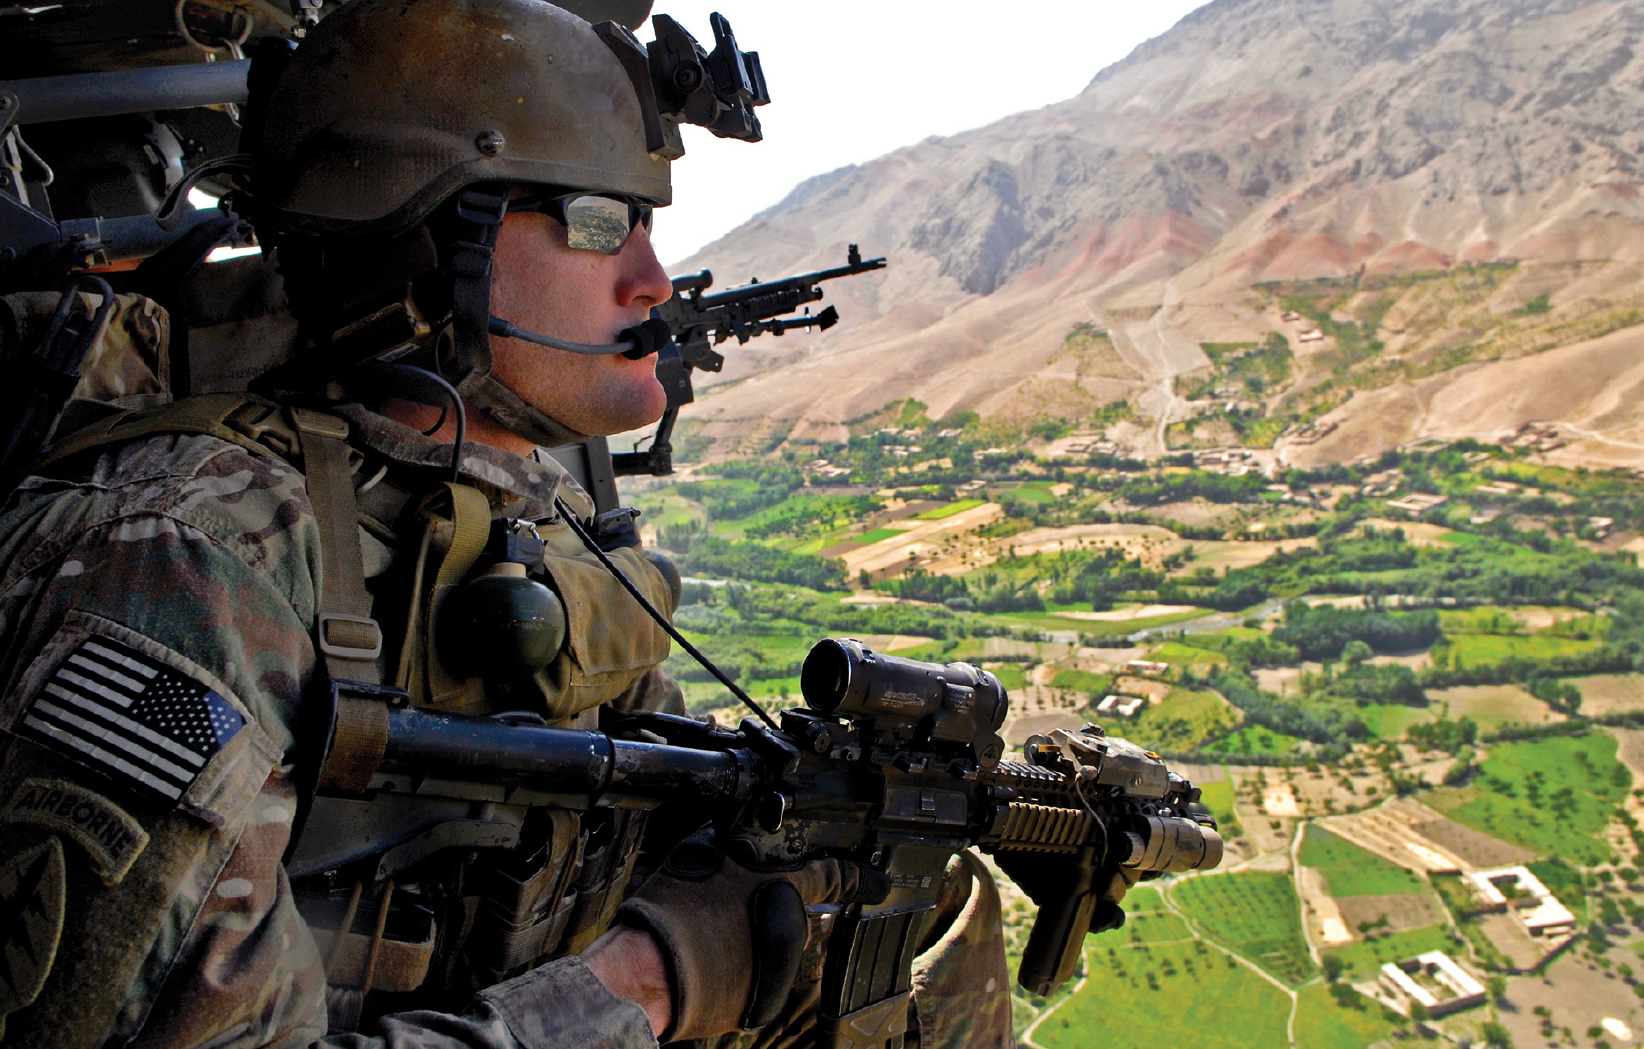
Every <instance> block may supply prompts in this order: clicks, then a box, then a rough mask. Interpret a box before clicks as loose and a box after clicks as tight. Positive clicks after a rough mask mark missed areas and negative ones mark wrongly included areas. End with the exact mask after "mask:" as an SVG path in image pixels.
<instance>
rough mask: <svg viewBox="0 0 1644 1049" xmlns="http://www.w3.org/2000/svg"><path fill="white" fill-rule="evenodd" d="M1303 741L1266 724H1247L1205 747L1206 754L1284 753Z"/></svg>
mask: <svg viewBox="0 0 1644 1049" xmlns="http://www.w3.org/2000/svg"><path fill="white" fill-rule="evenodd" d="M1301 742H1302V741H1301V740H1300V739H1297V738H1296V737H1295V736H1287V735H1285V734H1284V733H1282V732H1274V731H1273V730H1272V729H1270V728H1268V727H1267V726H1265V725H1247V726H1246V727H1244V728H1241V729H1239V730H1238V731H1237V732H1234V733H1233V734H1231V735H1229V736H1227V737H1225V738H1223V739H1219V740H1217V741H1216V742H1214V743H1212V744H1210V745H1209V746H1207V747H1205V748H1204V753H1206V754H1284V753H1286V752H1288V751H1291V750H1294V749H1295V748H1296V747H1297V745H1299V744H1300V743H1301Z"/></svg>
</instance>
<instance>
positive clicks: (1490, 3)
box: [681, 0, 1644, 462]
mask: <svg viewBox="0 0 1644 1049" xmlns="http://www.w3.org/2000/svg"><path fill="white" fill-rule="evenodd" d="M1641 37H1644V2H1639V0H1630V2H1603V3H1593V2H1585V0H1216V2H1214V3H1211V4H1209V5H1207V6H1206V7H1204V8H1202V9H1200V10H1199V11H1197V12H1195V13H1194V14H1193V15H1191V16H1189V17H1188V18H1186V19H1184V20H1183V21H1182V22H1181V23H1179V24H1178V25H1177V26H1175V27H1174V28H1173V29H1171V30H1170V31H1169V32H1168V33H1165V34H1164V35H1162V36H1160V37H1158V38H1156V39H1154V40H1152V41H1149V42H1148V43H1146V44H1144V45H1142V46H1141V47H1139V48H1137V49H1136V51H1135V52H1133V53H1132V54H1131V55H1130V56H1129V57H1128V58H1126V59H1125V60H1124V61H1122V62H1119V63H1117V64H1115V65H1113V66H1111V67H1109V68H1107V69H1105V70H1102V71H1101V72H1100V73H1098V74H1097V75H1096V77H1095V79H1094V80H1092V81H1091V83H1090V85H1089V86H1088V87H1087V88H1086V89H1085V90H1084V91H1083V92H1082V93H1080V94H1079V95H1078V96H1076V97H1075V98H1072V99H1069V100H1067V101H1065V102H1062V103H1058V104H1056V105H1053V106H1047V107H1045V108H1044V109H1040V110H1038V111H1035V112H1029V113H1023V114H1019V115H1017V116H1015V117H1012V118H1010V119H1007V120H1004V121H1000V122H999V123H997V124H994V125H991V126H988V127H985V128H980V129H978V130H975V131H971V132H967V133H965V134H961V135H957V136H953V137H951V138H941V139H929V140H927V141H924V142H920V143H918V144H916V145H912V146H909V147H907V148H905V149H902V150H898V151H897V152H894V153H891V154H889V155H887V156H884V157H881V158H879V159H878V160H875V161H872V162H870V163H868V164H864V165H861V166H853V167H847V168H842V169H840V170H838V171H834V172H831V173H829V174H827V175H823V176H819V177H817V178H813V179H810V180H808V181H806V182H804V183H801V184H800V185H799V186H797V187H795V188H794V190H793V192H792V193H790V194H789V195H788V197H787V198H786V199H785V200H783V201H782V202H781V203H780V204H778V205H777V206H776V207H774V208H772V209H770V210H769V211H767V212H765V213H763V214H761V215H760V216H758V217H757V218H756V219H754V220H753V221H751V222H749V223H747V224H746V225H744V226H742V227H740V228H739V229H737V230H735V231H733V232H732V233H730V234H729V235H727V236H726V237H724V238H723V239H721V240H720V241H718V242H716V243H714V244H713V245H711V246H709V247H708V248H707V249H706V250H704V251H703V252H701V253H700V254H699V255H697V256H695V257H693V258H692V259H689V260H687V261H686V262H685V263H684V264H682V266H681V270H685V269H695V268H698V267H699V266H709V267H711V268H712V269H713V270H714V271H715V273H716V274H717V275H719V276H720V278H721V286H723V285H724V284H725V283H726V282H727V280H728V279H734V280H737V281H739V280H741V279H745V278H747V277H751V276H758V277H766V278H769V277H775V276H779V275H782V274H784V273H787V272H792V271H796V270H801V269H809V268H816V267H821V266H828V265H837V264H838V262H839V261H842V259H843V256H844V251H845V245H846V244H847V243H851V242H855V243H860V244H861V246H862V250H863V252H864V253H865V254H874V255H879V254H883V255H888V256H889V257H890V259H891V267H890V268H889V269H887V270H886V271H884V272H883V273H880V274H872V275H869V276H865V277H860V278H855V279H853V280H850V281H842V282H838V283H836V284H833V285H831V286H829V292H830V299H831V300H832V301H834V302H836V303H837V304H838V306H839V310H840V313H841V314H842V315H843V317H844V321H843V322H842V323H841V324H840V325H839V326H838V327H836V328H834V329H833V330H832V331H830V332H828V333H826V334H825V335H821V336H811V337H808V338H807V337H804V336H798V337H788V338H785V339H781V340H776V339H763V340H758V341H756V342H754V343H751V344H749V345H748V346H746V347H741V348H734V349H733V350H732V352H731V353H730V354H729V355H728V356H729V357H730V364H729V365H728V367H727V371H726V373H725V376H724V377H725V378H726V379H728V380H734V381H733V382H732V383H731V384H730V385H726V386H721V387H719V388H717V389H716V390H715V391H714V392H711V393H710V394H709V395H708V396H705V397H704V398H703V400H702V402H701V403H699V404H698V405H696V406H694V407H693V408H691V409H688V410H687V413H686V414H687V418H692V419H695V420H697V423H698V425H699V426H700V427H701V428H702V429H701V431H700V432H702V433H705V434H709V435H714V436H719V437H727V438H731V437H744V436H758V437H760V438H761V439H769V438H771V437H774V436H776V435H777V434H778V433H781V432H783V431H787V432H790V433H791V436H792V437H794V438H798V439H806V438H809V439H817V440H823V441H826V440H833V439H839V438H841V437H843V436H844V435H845V433H846V432H847V426H848V424H849V423H850V421H851V420H855V419H860V418H862V417H863V416H865V415H867V414H869V413H871V412H872V411H874V410H875V409H877V408H878V407H880V406H882V405H884V404H885V403H887V402H889V401H891V400H895V399H898V398H904V397H914V398H917V399H919V400H920V401H922V402H924V403H925V404H926V405H928V410H929V414H930V416H931V417H932V418H941V417H943V416H944V415H947V414H950V413H952V412H956V411H977V412H980V413H981V414H982V415H984V416H992V417H1004V418H1022V419H1024V420H1026V419H1031V418H1033V417H1035V416H1054V417H1060V418H1065V419H1069V420H1073V421H1074V422H1076V423H1083V422H1086V421H1087V420H1089V419H1091V418H1092V417H1093V416H1094V413H1095V411H1096V409H1097V408H1098V407H1099V406H1100V405H1102V404H1104V403H1107V402H1111V401H1114V400H1116V399H1126V400H1128V401H1129V402H1130V404H1131V410H1130V413H1129V414H1130V419H1129V420H1128V421H1125V422H1122V423H1120V424H1119V431H1118V432H1117V433H1116V434H1115V432H1114V431H1111V430H1110V436H1113V435H1116V436H1118V437H1120V438H1121V439H1122V440H1124V441H1125V442H1127V443H1128V445H1129V447H1131V448H1132V450H1134V451H1136V452H1138V453H1156V452H1158V451H1159V450H1161V448H1162V447H1165V446H1169V447H1183V446H1187V445H1191V444H1195V443H1196V444H1201V445H1202V444H1206V443H1218V442H1225V441H1226V440H1227V439H1228V437H1229V434H1230V433H1231V434H1234V435H1236V436H1241V437H1243V438H1244V439H1245V442H1246V443H1252V442H1254V443H1261V441H1264V440H1265V442H1266V443H1268V444H1272V443H1274V441H1275V439H1276V440H1277V441H1278V444H1279V447H1280V449H1281V454H1286V455H1289V456H1292V457H1294V458H1295V459H1296V460H1298V461H1301V460H1306V461H1316V460H1319V459H1321V458H1334V457H1351V456H1353V455H1359V454H1364V453H1367V452H1373V451H1377V450H1379V449H1381V448H1384V447H1387V446H1390V445H1391V444H1397V443H1400V442H1404V441H1408V440H1411V439H1413V438H1416V437H1420V436H1424V435H1427V434H1442V435H1445V436H1456V435H1460V434H1463V433H1476V434H1478V435H1486V436H1487V435H1493V434H1495V433H1497V432H1499V431H1501V430H1506V429H1512V428H1514V427H1517V426H1519V425H1520V424H1522V423H1525V422H1543V423H1558V422H1567V423H1569V424H1571V425H1572V426H1574V427H1576V429H1572V430H1569V431H1567V432H1566V433H1565V439H1566V440H1567V441H1568V442H1573V443H1567V444H1566V446H1565V448H1563V449H1562V450H1561V454H1563V455H1565V456H1569V457H1573V458H1575V459H1578V460H1581V459H1583V457H1589V458H1592V459H1593V460H1594V461H1604V462H1618V461H1625V462H1631V461H1633V460H1634V459H1636V460H1637V461H1640V462H1644V444H1635V443H1634V442H1635V441H1638V440H1639V439H1640V438H1641V437H1644V430H1640V429H1639V427H1640V422H1641V420H1640V419H1638V418H1634V417H1633V416H1632V414H1630V410H1631V404H1632V400H1633V399H1632V398H1631V397H1628V396H1619V397H1618V396H1617V395H1616V394H1615V391H1614V387H1613V386H1612V384H1609V383H1607V382H1605V381H1602V377H1604V376H1609V375H1612V374H1613V375H1614V376H1615V378H1616V379H1617V380H1618V381H1625V382H1627V383H1629V384H1633V383H1636V382H1637V381H1638V378H1637V376H1635V375H1633V363H1634V362H1635V361H1636V360H1638V359H1639V357H1640V353H1639V351H1640V350H1644V328H1639V327H1637V324H1638V322H1639V320H1640V319H1641V315H1640V314H1639V313H1638V312H1636V311H1638V310H1640V309H1644V285H1641V284H1640V278H1641V277H1644V203H1641V202H1640V200H1639V186H1640V165H1641V163H1644V159H1641V156H1644V119H1641V118H1644V59H1641V58H1639V57H1638V56H1637V55H1635V49H1636V48H1637V47H1638V43H1639V40H1640V38H1641ZM1104 332H1105V333H1106V337H1105V338H1103V337H1101V333H1104ZM1273 332H1277V333H1279V334H1281V335H1283V336H1284V341H1285V343H1286V346H1285V348H1284V351H1283V358H1284V359H1283V361H1282V362H1281V363H1282V367H1279V366H1277V365H1275V366H1274V369H1273V370H1271V372H1270V373H1269V374H1266V375H1265V377H1263V378H1262V379H1260V380H1259V381H1256V382H1251V381H1250V380H1249V376H1247V375H1241V374H1240V373H1239V369H1238V368H1237V367H1234V366H1233V363H1232V362H1236V360H1237V359H1238V357H1239V355H1240V354H1242V353H1245V352H1247V351H1246V350H1245V349H1244V348H1243V347H1245V346H1247V345H1249V344H1258V343H1264V341H1265V340H1268V339H1269V338H1270V333H1273ZM1207 343H1208V344H1210V345H1211V352H1210V353H1209V354H1208V355H1207V352H1206V349H1205V344H1207ZM1218 348H1219V349H1218ZM1524 357H1531V358H1534V359H1532V360H1524V361H1520V360H1517V359H1518V358H1524ZM1575 375H1585V376H1587V379H1584V380H1583V381H1582V382H1581V383H1578V384H1577V385H1576V387H1571V388H1565V380H1566V379H1567V378H1569V377H1571V376H1575ZM1589 379H1590V380H1592V381H1588V380H1589ZM1509 394H1510V396H1509ZM1241 399H1242V400H1241ZM1224 402H1225V403H1224ZM1325 413H1328V414H1325ZM1112 415H1113V413H1112V412H1111V411H1110V412H1108V413H1106V416H1105V417H1106V418H1111V417H1112ZM1257 418H1259V419H1261V420H1268V421H1267V422H1264V423H1261V424H1257V423H1255V422H1253V419H1257ZM1241 420H1242V421H1241ZM1314 421H1322V422H1326V423H1328V422H1335V423H1337V424H1338V425H1337V427H1336V429H1335V430H1334V431H1333V432H1332V433H1331V434H1329V435H1328V436H1327V437H1326V438H1325V439H1323V440H1320V441H1318V442H1316V443H1313V444H1309V445H1306V446H1299V445H1298V446H1296V447H1293V448H1288V449H1287V448H1286V444H1287V443H1288V442H1290V437H1288V436H1285V434H1290V435H1294V434H1295V432H1296V431H1297V429H1298V428H1299V427H1301V426H1303V425H1305V424H1307V423H1309V422H1314ZM1612 429H1614V430H1616V434H1619V435H1620V436H1617V435H1616V434H1611V433H1610V432H1609V431H1610V430H1612ZM1622 431H1627V432H1626V433H1622ZM1252 434H1255V435H1256V436H1255V437H1252V436H1251V435H1252ZM1589 453H1591V454H1589Z"/></svg>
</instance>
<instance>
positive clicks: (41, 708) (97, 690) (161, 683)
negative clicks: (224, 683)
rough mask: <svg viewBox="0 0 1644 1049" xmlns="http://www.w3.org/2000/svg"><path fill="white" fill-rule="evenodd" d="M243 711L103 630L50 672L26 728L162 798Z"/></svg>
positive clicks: (200, 763)
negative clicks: (113, 638) (116, 639)
mask: <svg viewBox="0 0 1644 1049" xmlns="http://www.w3.org/2000/svg"><path fill="white" fill-rule="evenodd" d="M244 727H245V718H243V717H241V716H240V714H239V713H238V712H237V711H236V710H235V709H234V708H233V707H232V706H230V705H229V703H228V701H227V700H225V699H224V698H223V697H222V696H219V695H218V694H217V693H215V692H213V691H211V689H210V688H209V687H207V686H206V685H203V684H201V683H200V682H198V681H195V680H194V679H193V678H191V677H188V676H187V675H185V674H182V673H180V672H178V671H177V670H176V669H175V668H173V667H170V666H167V665H166V664H164V663H162V662H160V661H159V660H157V659H154V658H153V657H151V656H147V655H144V654H143V653H141V652H138V651H136V650H135V649H133V648H130V647H129V646H127V645H123V644H121V643H120V642H118V641H114V640H112V639H110V638H107V637H100V636H98V637H90V638H87V639H86V640H85V641H82V642H81V643H80V646H79V647H78V648H76V649H75V650H74V652H73V653H71V654H70V655H69V657H68V658H67V659H65V660H64V661H63V663H62V665H61V666H59V667H58V668H57V671H56V672H55V673H53V674H52V675H51V678H50V679H49V680H48V681H47V682H46V684H45V687H44V688H42V689H41V690H40V694H39V695H38V696H37V697H36V698H35V700H34V703H33V705H32V706H30V707H29V712H28V714H27V715H26V716H25V717H24V718H23V724H22V731H23V734H24V735H27V736H32V737H33V738H35V739H37V740H40V741H41V742H43V743H45V744H46V745H47V746H50V747H52V748H53V749H55V750H57V751H58V752H60V753H64V754H67V755H68V756H70V757H72V758H74V759H75V760H76V761H79V762H80V763H82V764H84V765H89V766H90V767H92V768H94V769H96V770H97V771H99V772H102V773H104V774H105V775H108V776H111V777H113V778H114V779H115V780H117V781H119V782H122V783H128V784H131V785H133V786H136V787H138V788H140V789H142V790H143V791H146V792H147V793H150V794H155V795H158V796H160V797H162V798H164V799H166V800H167V801H173V802H175V801H177V800H178V799H180V798H181V797H182V796H183V794H184V793H185V792H186V791H187V790H188V788H189V785H190V784H192V783H193V782H194V780H195V778H196V777H197V776H199V774H200V770H201V769H203V768H205V766H206V762H208V761H210V760H211V756H212V755H213V754H215V753H217V752H218V751H219V750H221V749H223V747H224V746H225V745H227V743H228V741H229V740H231V739H233V738H234V735H235V733H237V732H239V731H240V729H242V728H244Z"/></svg>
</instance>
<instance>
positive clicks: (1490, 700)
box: [1406, 685, 1567, 732]
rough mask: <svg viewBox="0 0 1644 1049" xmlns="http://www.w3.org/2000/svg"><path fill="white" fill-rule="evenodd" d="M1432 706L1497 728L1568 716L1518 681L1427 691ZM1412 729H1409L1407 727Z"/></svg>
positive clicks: (1457, 718) (1484, 726) (1486, 728)
mask: <svg viewBox="0 0 1644 1049" xmlns="http://www.w3.org/2000/svg"><path fill="white" fill-rule="evenodd" d="M1427 701H1428V702H1429V703H1430V704H1432V706H1431V707H1429V709H1430V710H1437V711H1438V712H1439V714H1440V716H1442V717H1448V718H1449V719H1450V720H1451V721H1460V720H1461V719H1462V718H1472V719H1473V721H1474V722H1475V723H1477V725H1478V727H1479V728H1480V729H1482V730H1484V731H1486V732H1493V731H1495V730H1497V729H1499V728H1501V727H1502V726H1503V725H1543V724H1556V723H1557V722H1560V721H1564V720H1567V718H1566V716H1565V715H1564V714H1563V713H1561V712H1559V711H1556V710H1554V709H1553V708H1552V707H1550V706H1548V705H1547V704H1546V703H1544V702H1543V701H1541V700H1539V699H1537V698H1536V697H1534V696H1532V695H1530V693H1528V692H1526V691H1524V689H1522V688H1520V687H1519V686H1517V685H1460V686H1457V687H1456V688H1435V689H1429V690H1428V692H1427ZM1406 731H1408V730H1406Z"/></svg>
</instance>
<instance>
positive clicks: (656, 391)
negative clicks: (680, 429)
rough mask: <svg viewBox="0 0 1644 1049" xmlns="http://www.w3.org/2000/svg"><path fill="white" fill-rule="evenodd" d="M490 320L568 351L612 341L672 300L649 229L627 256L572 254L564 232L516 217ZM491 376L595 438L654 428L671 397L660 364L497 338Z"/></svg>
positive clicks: (510, 220) (501, 256) (500, 249)
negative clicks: (561, 343) (560, 343)
mask: <svg viewBox="0 0 1644 1049" xmlns="http://www.w3.org/2000/svg"><path fill="white" fill-rule="evenodd" d="M495 260H496V261H495V270H494V272H493V276H492V280H491V312H492V313H494V314H496V315H497V316H498V317H501V318H503V319H505V320H508V321H511V322H513V323H514V324H517V325H518V326H520V327H521V328H526V329H528V330H530V331H537V332H542V333H543V334H544V335H552V336H554V337H555V338H560V339H566V340H569V341H571V342H594V343H600V342H614V341H616V336H617V333H618V332H620V331H622V330H623V329H624V328H628V327H632V326H633V325H635V324H638V323H640V322H641V321H643V320H644V319H645V318H646V317H647V316H648V315H649V314H650V310H651V307H652V306H655V305H657V304H658V303H661V302H664V301H666V300H667V299H668V297H669V296H670V295H672V294H673V284H672V283H671V282H670V281H669V280H668V274H667V273H666V272H664V271H663V269H662V264H661V263H659V262H658V261H657V258H656V253H655V252H654V251H652V250H651V239H650V237H649V236H648V235H647V234H646V232H645V230H644V228H643V227H640V226H635V227H634V231H633V233H632V234H631V235H629V237H628V241H627V243H625V244H624V245H623V247H622V251H621V252H619V253H618V254H616V255H604V254H601V253H599V252H597V251H585V250H579V249H576V248H572V247H569V246H568V245H567V244H566V242H565V227H564V226H561V225H560V224H559V223H558V222H555V221H554V220H553V219H551V218H549V217H548V216H547V215H542V214H536V213H529V212H528V213H516V214H510V215H509V216H507V218H506V219H505V220H504V221H503V224H502V230H501V232H500V233H499V234H498V235H497V249H496V256H495ZM491 353H492V356H493V358H494V364H493V367H492V375H494V376H495V377H496V379H497V380H498V381H500V382H501V383H502V384H503V385H505V386H507V387H508V388H509V389H511V390H513V391H514V392H515V393H517V394H518V395H519V396H520V397H522V398H524V399H525V401H526V402H527V403H529V404H530V405H531V406H532V407H534V408H536V409H538V410H539V411H541V412H543V413H544V414H546V415H548V416H549V417H551V418H553V419H556V420H558V421H559V422H561V423H564V424H565V425H566V426H569V427H571V428H572V429H574V430H580V431H582V432H583V433H586V434H592V435H595V436H601V435H607V434H613V433H622V432H623V431H625V430H633V429H637V428H638V427H641V426H645V425H648V424H650V423H653V422H656V421H657V419H659V418H661V417H662V410H663V408H664V407H666V398H665V396H664V394H663V392H662V384H661V383H659V382H657V379H656V357H655V356H651V357H645V358H643V359H641V360H637V361H635V360H629V359H628V358H627V357H624V356H622V355H621V354H619V353H618V354H607V355H603V356H598V357H594V356H587V355H584V354H576V353H571V352H569V351H567V350H556V349H553V348H551V347H547V346H537V345H535V344H532V343H528V342H524V341H522V340H520V339H504V338H499V337H497V336H492V337H491Z"/></svg>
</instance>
